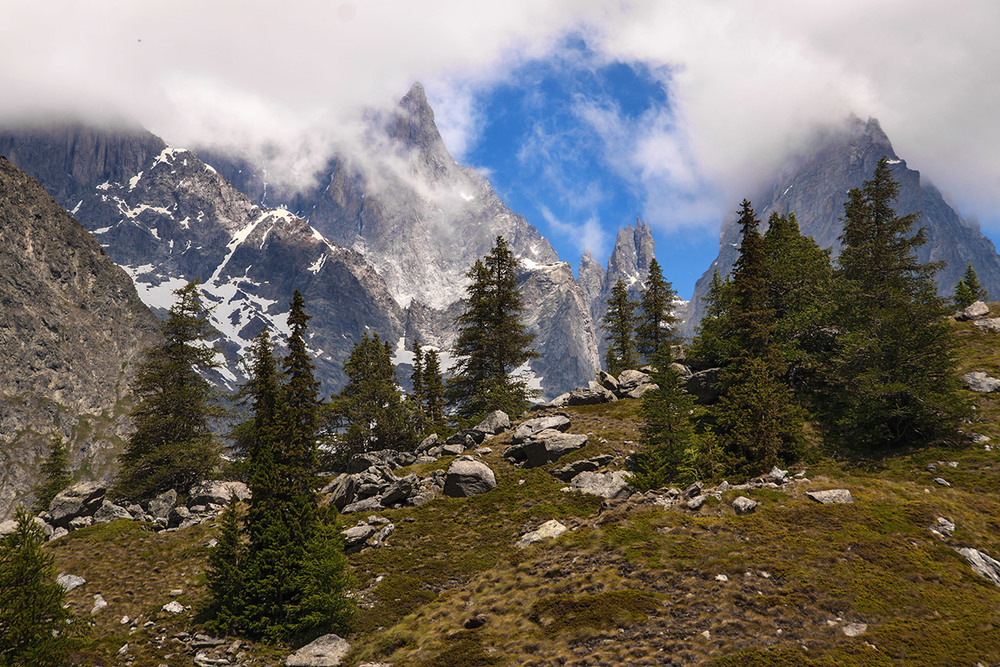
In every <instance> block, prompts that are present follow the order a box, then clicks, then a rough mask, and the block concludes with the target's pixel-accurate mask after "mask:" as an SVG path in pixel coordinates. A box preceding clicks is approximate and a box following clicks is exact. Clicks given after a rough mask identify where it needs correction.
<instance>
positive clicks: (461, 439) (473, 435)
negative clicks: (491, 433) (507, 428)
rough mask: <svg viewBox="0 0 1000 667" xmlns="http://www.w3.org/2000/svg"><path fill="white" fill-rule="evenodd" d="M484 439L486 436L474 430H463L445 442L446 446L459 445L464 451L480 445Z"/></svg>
mask: <svg viewBox="0 0 1000 667" xmlns="http://www.w3.org/2000/svg"><path fill="white" fill-rule="evenodd" d="M485 439H486V434H485V433H483V432H482V431H477V430H475V429H465V430H464V431H459V432H458V433H456V434H455V435H453V436H451V437H450V438H448V439H447V440H445V444H446V445H461V446H463V447H465V448H466V449H471V448H472V447H475V446H477V445H480V444H482V442H483V440H485Z"/></svg>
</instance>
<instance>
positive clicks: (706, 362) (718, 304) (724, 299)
mask: <svg viewBox="0 0 1000 667" xmlns="http://www.w3.org/2000/svg"><path fill="white" fill-rule="evenodd" d="M731 291H732V290H731V285H730V281H729V280H728V279H726V280H723V279H722V277H721V276H720V275H719V269H718V268H716V269H714V270H713V271H712V282H711V283H710V285H709V288H708V294H707V295H706V296H705V313H704V316H703V317H702V319H701V323H700V324H699V325H698V329H697V332H696V334H695V337H694V340H693V341H691V345H690V348H689V356H690V357H691V359H692V360H694V361H695V363H697V364H699V365H700V366H703V367H705V368H710V367H720V366H722V365H723V364H725V363H727V362H728V361H730V360H731V359H733V357H734V356H735V351H734V349H733V348H734V341H733V339H732V337H731V336H728V335H727V325H728V322H727V320H726V317H725V316H726V313H727V312H728V311H729V307H730V304H729V301H730V298H729V297H730V293H731Z"/></svg>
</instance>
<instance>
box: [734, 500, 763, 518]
mask: <svg viewBox="0 0 1000 667" xmlns="http://www.w3.org/2000/svg"><path fill="white" fill-rule="evenodd" d="M757 505H758V503H757V501H756V500H752V499H750V498H747V497H746V496H740V497H739V498H737V499H736V500H734V501H733V509H734V510H736V513H737V514H739V515H741V516H742V515H743V514H750V513H751V512H753V511H754V510H756V509H757Z"/></svg>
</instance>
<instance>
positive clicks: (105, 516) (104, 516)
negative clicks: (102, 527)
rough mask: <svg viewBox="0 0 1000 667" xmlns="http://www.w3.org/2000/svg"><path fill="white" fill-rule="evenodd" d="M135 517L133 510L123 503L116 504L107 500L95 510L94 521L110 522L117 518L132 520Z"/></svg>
mask: <svg viewBox="0 0 1000 667" xmlns="http://www.w3.org/2000/svg"><path fill="white" fill-rule="evenodd" d="M133 518H134V517H133V516H132V514H131V512H129V511H128V510H127V509H125V508H124V507H122V506H121V505H115V504H114V503H113V502H111V501H110V500H105V501H104V502H103V504H102V505H101V506H100V508H98V510H97V511H96V512H94V523H109V522H111V521H114V520H116V519H128V520H129V521H131V520H132V519H133Z"/></svg>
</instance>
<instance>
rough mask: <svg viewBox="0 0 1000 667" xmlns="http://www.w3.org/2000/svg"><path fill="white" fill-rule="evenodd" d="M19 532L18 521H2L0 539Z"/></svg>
mask: <svg viewBox="0 0 1000 667" xmlns="http://www.w3.org/2000/svg"><path fill="white" fill-rule="evenodd" d="M16 530H17V521H15V520H14V519H7V520H6V521H0V537H6V536H7V535H10V534H12V533H13V532H14V531H16Z"/></svg>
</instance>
